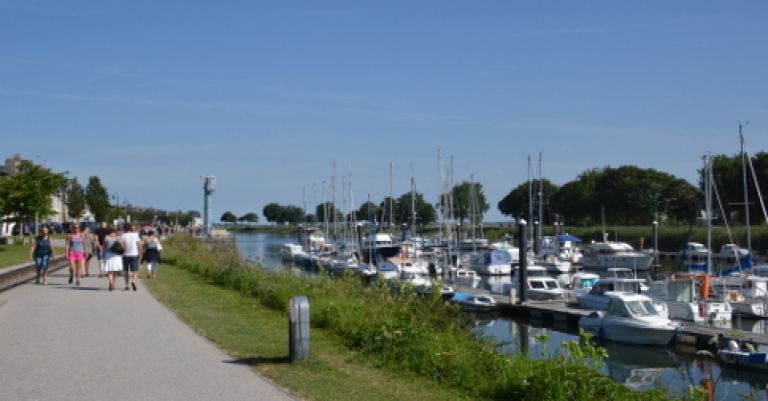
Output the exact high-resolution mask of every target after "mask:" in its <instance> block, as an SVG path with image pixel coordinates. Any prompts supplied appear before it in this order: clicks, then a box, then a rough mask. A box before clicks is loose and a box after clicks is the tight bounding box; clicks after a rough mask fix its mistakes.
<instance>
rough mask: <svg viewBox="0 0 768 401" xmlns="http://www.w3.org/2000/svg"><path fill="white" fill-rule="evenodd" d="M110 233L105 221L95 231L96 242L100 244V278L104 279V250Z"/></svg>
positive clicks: (98, 252)
mask: <svg viewBox="0 0 768 401" xmlns="http://www.w3.org/2000/svg"><path fill="white" fill-rule="evenodd" d="M108 232H109V229H108V228H107V223H105V222H103V221H102V222H101V223H100V224H99V227H98V228H97V229H96V230H95V231H94V234H96V241H97V242H98V246H96V258H97V259H98V260H99V277H102V276H103V275H104V274H105V271H104V252H103V249H104V238H106V236H107V233H108Z"/></svg>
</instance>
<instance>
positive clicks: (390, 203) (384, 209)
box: [357, 196, 402, 225]
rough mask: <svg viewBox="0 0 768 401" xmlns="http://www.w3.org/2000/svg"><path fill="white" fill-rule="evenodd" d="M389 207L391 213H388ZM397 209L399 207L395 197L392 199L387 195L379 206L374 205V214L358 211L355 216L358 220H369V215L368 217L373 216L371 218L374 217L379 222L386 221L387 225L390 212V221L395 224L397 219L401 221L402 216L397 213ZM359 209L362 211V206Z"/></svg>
mask: <svg viewBox="0 0 768 401" xmlns="http://www.w3.org/2000/svg"><path fill="white" fill-rule="evenodd" d="M366 203H367V202H366ZM390 208H391V209H392V210H391V213H390ZM399 209H400V208H399V206H398V205H397V199H394V198H392V197H389V196H387V197H386V198H384V200H383V201H381V203H380V204H379V206H378V207H376V209H375V213H374V214H372V215H369V214H360V213H358V215H357V218H358V219H359V220H370V219H371V217H369V216H373V218H374V219H378V221H380V222H381V224H384V223H386V224H387V225H389V222H390V219H389V217H390V214H391V215H392V223H393V224H396V223H397V222H398V221H402V218H401V217H400V216H399V215H398V213H399V212H400V210H399ZM359 211H360V212H361V211H362V206H361V207H360V210H359ZM367 212H368V211H366V213H367Z"/></svg>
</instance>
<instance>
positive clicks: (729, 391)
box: [235, 233, 768, 401]
mask: <svg viewBox="0 0 768 401" xmlns="http://www.w3.org/2000/svg"><path fill="white" fill-rule="evenodd" d="M235 237H236V240H237V244H238V247H239V249H240V252H241V254H242V255H243V256H244V257H246V258H248V259H251V260H258V261H260V262H261V263H262V264H263V265H264V266H267V267H268V268H271V269H274V270H282V269H285V268H287V266H284V265H282V264H281V261H280V247H281V246H282V244H284V243H286V242H296V236H295V235H293V234H265V233H257V234H237V235H236V236H235ZM674 268H675V265H674V264H665V265H664V266H663V267H662V269H664V270H670V271H672V270H673V269H674ZM654 276H656V274H654ZM506 280H507V278H499V277H496V278H494V277H491V278H486V277H484V278H483V279H482V281H480V282H479V283H474V284H473V283H470V282H464V283H459V284H458V285H457V286H458V287H461V286H472V285H474V286H479V287H481V288H489V286H493V285H499V282H503V281H506ZM472 318H473V319H474V327H475V330H478V331H479V332H480V333H482V334H483V335H485V336H488V337H491V338H494V339H496V340H497V341H499V342H500V343H502V344H504V345H503V347H502V351H503V352H506V353H510V354H516V353H520V352H526V353H527V354H528V356H530V357H533V358H547V357H549V356H551V355H552V354H553V353H556V352H560V344H561V343H562V342H564V341H571V340H575V339H578V336H577V335H576V333H575V332H574V331H573V330H574V329H569V328H561V327H558V328H554V327H544V326H543V325H542V324H541V323H539V322H536V321H517V320H513V319H510V318H507V317H498V316H486V315H476V316H472ZM743 323H744V325H745V326H746V325H754V326H755V327H753V328H752V330H754V331H758V330H759V331H764V330H766V329H765V327H764V322H762V321H758V322H755V321H745V322H743ZM602 345H603V346H604V347H606V348H607V349H608V353H609V355H610V356H609V358H608V359H606V361H605V366H604V367H603V368H602V372H603V373H605V374H607V375H608V376H610V377H611V378H613V379H614V380H616V381H617V382H620V383H624V384H625V385H626V386H628V387H630V388H632V389H637V390H645V389H649V388H654V387H662V388H667V389H672V390H673V391H679V392H683V391H685V389H686V388H687V387H688V386H690V385H700V384H701V383H702V381H704V380H710V381H711V382H712V383H714V388H715V397H714V399H715V400H723V401H726V400H727V401H736V400H747V399H756V400H768V390H767V388H768V374H766V373H761V372H736V371H734V370H733V369H730V368H722V367H721V366H719V365H718V364H717V363H716V362H714V361H712V360H710V359H707V358H702V357H698V358H697V357H694V356H692V355H686V354H676V353H675V352H674V351H673V350H672V349H670V348H666V347H644V346H631V345H622V344H616V343H604V344H602Z"/></svg>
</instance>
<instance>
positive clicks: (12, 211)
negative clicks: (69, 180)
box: [0, 160, 66, 232]
mask: <svg viewBox="0 0 768 401" xmlns="http://www.w3.org/2000/svg"><path fill="white" fill-rule="evenodd" d="M65 183H66V178H65V177H64V174H63V173H53V172H51V170H50V169H47V168H44V167H42V166H40V165H37V164H34V163H32V162H31V161H29V160H21V161H20V163H19V168H18V171H17V172H16V173H14V174H11V175H10V176H9V177H7V178H5V179H3V180H0V199H3V202H2V205H0V206H1V207H2V209H0V215H3V216H15V217H16V221H17V222H18V223H19V226H21V224H22V223H23V222H24V221H29V220H33V219H34V218H35V217H36V216H37V217H47V216H50V215H51V214H53V208H52V205H51V197H52V196H53V195H54V194H56V193H57V192H59V191H60V190H61V188H62V187H64V184H65ZM19 232H22V231H21V230H19Z"/></svg>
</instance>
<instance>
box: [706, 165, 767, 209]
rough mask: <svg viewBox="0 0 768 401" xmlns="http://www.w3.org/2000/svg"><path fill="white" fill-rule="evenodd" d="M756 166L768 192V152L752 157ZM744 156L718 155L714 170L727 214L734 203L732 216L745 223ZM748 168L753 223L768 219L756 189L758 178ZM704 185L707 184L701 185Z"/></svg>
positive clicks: (748, 189)
mask: <svg viewBox="0 0 768 401" xmlns="http://www.w3.org/2000/svg"><path fill="white" fill-rule="evenodd" d="M750 160H751V161H752V166H754V168H755V176H756V178H757V184H758V186H759V187H760V189H761V190H762V191H763V193H765V191H766V188H768V153H766V152H758V153H757V154H755V155H753V156H751V157H750ZM742 165H743V163H742V157H741V155H740V154H736V155H734V156H730V157H729V156H725V155H717V156H715V158H714V161H713V166H712V169H713V171H714V176H715V185H716V186H717V190H718V191H719V192H720V196H721V198H722V202H723V206H724V207H725V208H726V213H727V212H728V211H729V209H728V206H727V205H729V204H730V205H733V206H732V207H731V208H730V215H731V217H732V218H733V219H734V220H736V221H737V222H738V223H740V224H745V222H746V219H745V217H746V216H745V214H744V182H743V181H744V178H743V167H742ZM746 167H747V197H748V199H747V200H748V201H749V204H750V207H749V215H750V220H751V222H750V223H751V224H754V223H755V222H757V221H764V216H763V211H762V207H761V206H760V202H759V197H758V195H757V190H756V188H755V179H754V178H755V177H753V176H752V172H751V168H750V167H749V165H747V166H746ZM701 185H702V187H703V184H701Z"/></svg>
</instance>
